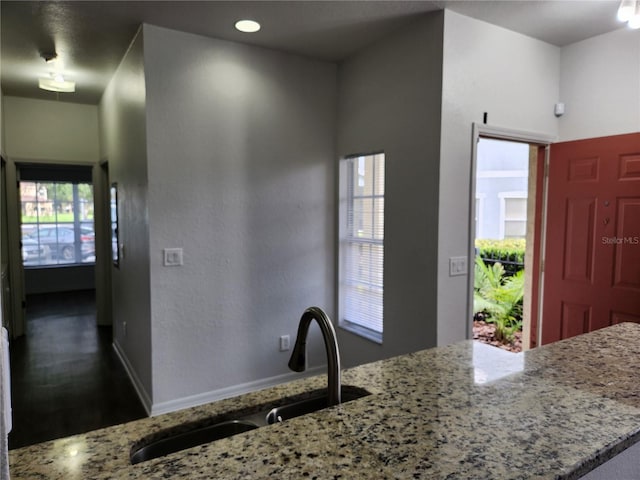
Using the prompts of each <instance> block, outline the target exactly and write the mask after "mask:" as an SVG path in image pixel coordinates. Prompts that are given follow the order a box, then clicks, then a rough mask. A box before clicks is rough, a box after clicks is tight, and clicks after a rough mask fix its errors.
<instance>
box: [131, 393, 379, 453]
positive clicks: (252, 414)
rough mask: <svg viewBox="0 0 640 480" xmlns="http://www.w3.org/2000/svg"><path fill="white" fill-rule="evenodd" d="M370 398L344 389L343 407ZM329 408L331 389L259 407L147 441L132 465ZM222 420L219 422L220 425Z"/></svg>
mask: <svg viewBox="0 0 640 480" xmlns="http://www.w3.org/2000/svg"><path fill="white" fill-rule="evenodd" d="M367 395H370V393H369V392H368V391H367V390H365V389H363V388H359V387H354V386H351V385H342V389H341V397H342V403H345V402H350V401H352V400H356V399H358V398H361V397H364V396H367ZM328 406H329V395H328V392H327V389H326V388H325V389H321V390H315V391H312V392H307V393H304V394H302V395H297V396H294V397H287V398H283V399H282V400H279V401H276V402H273V403H270V404H265V405H259V406H256V407H255V408H249V409H244V410H242V411H236V412H230V413H227V414H224V415H220V417H216V418H213V419H211V422H212V423H211V424H209V425H204V426H203V425H201V424H194V425H191V426H189V425H181V426H179V427H176V428H175V429H173V430H166V431H164V432H158V433H156V434H154V436H153V437H150V438H148V439H143V440H141V441H140V442H138V443H137V444H136V445H134V447H133V448H132V450H131V456H130V459H131V464H132V465H135V464H137V463H140V462H145V461H147V460H151V459H154V458H158V457H163V456H165V455H169V454H170V453H174V452H179V451H180V450H186V449H187V448H191V447H196V446H198V445H203V444H205V443H209V442H213V441H216V440H221V439H223V438H228V437H231V436H233V435H237V434H239V433H244V432H248V431H250V430H255V429H256V428H259V427H263V426H266V425H270V424H273V423H278V422H283V421H285V420H289V419H291V418H295V417H299V416H301V415H306V414H307V413H312V412H317V411H318V410H322V409H324V408H327V407H328ZM216 419H219V421H216Z"/></svg>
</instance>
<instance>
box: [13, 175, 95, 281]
mask: <svg viewBox="0 0 640 480" xmlns="http://www.w3.org/2000/svg"><path fill="white" fill-rule="evenodd" d="M19 184H20V185H22V184H34V190H35V192H36V195H35V197H34V199H33V200H25V199H24V197H23V195H22V187H21V186H19V187H18V192H19V203H20V232H21V238H22V240H21V262H22V267H23V268H24V269H27V270H35V269H50V268H67V267H84V266H94V265H95V210H94V207H95V191H94V188H93V184H92V182H88V181H86V180H84V179H69V180H66V179H58V178H54V179H51V180H49V179H31V178H21V179H20V180H19ZM43 184H50V185H71V188H72V190H73V192H74V193H73V198H72V200H71V201H70V202H67V203H70V205H71V212H72V215H73V217H72V218H73V220H72V221H65V220H60V219H59V214H60V212H59V211H57V209H56V207H54V205H55V204H56V203H59V202H58V200H57V199H56V192H57V187H56V189H54V196H53V197H51V199H50V198H49V195H47V198H46V199H45V200H41V199H40V198H39V195H38V193H37V192H39V189H40V188H41V187H40V186H41V185H43ZM81 184H84V185H88V186H89V187H90V188H91V197H92V198H91V204H90V205H89V210H90V211H93V212H94V218H90V219H83V218H79V216H80V213H81V211H83V210H84V209H83V208H80V205H81V203H82V202H83V200H82V199H81V198H80V197H79V196H78V186H79V185H81ZM42 202H44V203H52V208H53V210H52V214H50V215H53V217H54V218H53V220H41V218H40V216H41V210H42V209H41V206H40V204H41V203H42ZM27 204H32V207H31V208H32V209H33V210H34V212H35V213H36V220H35V221H28V222H25V221H24V215H25V213H24V212H25V211H26V210H25V208H26V207H25V205H27ZM25 227H26V228H25ZM76 227H77V228H78V232H76ZM85 228H89V229H90V230H91V231H92V232H93V237H94V239H93V255H92V254H91V253H88V254H85V246H86V245H89V247H88V248H91V247H90V244H89V243H85V241H84V240H83V237H84V236H85V235H86V234H85V233H84V232H83V229H85ZM27 231H33V233H30V234H29V233H25V232H27ZM68 231H70V232H72V233H73V236H74V238H73V241H72V242H71V246H72V248H73V249H74V252H73V260H72V261H65V260H64V256H63V257H62V258H61V255H64V254H63V252H64V250H66V249H68V246H63V247H61V246H60V245H61V240H62V238H63V237H64V240H67V239H68V238H67V237H68V236H67V232H68ZM43 232H44V235H43ZM34 234H35V237H34ZM52 235H55V242H48V241H46V240H47V239H48V238H52ZM25 238H29V239H31V240H34V241H35V242H36V243H37V246H38V253H39V255H40V257H39V258H37V259H35V260H32V259H28V258H25V256H24V255H25V246H24V245H23V244H22V243H23V242H24V239H25ZM66 243H69V242H65V241H62V245H66ZM54 244H55V245H54ZM77 245H79V246H77ZM52 247H53V248H54V249H55V251H56V253H55V254H53V253H51V249H52ZM78 254H79V255H80V260H76V258H77V256H78ZM42 255H46V256H47V257H42ZM91 257H93V260H85V259H86V258H91Z"/></svg>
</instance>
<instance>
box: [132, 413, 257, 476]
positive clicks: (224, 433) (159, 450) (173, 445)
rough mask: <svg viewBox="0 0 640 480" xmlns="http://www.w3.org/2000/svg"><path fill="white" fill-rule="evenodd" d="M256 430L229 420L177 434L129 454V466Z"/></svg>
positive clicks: (249, 424)
mask: <svg viewBox="0 0 640 480" xmlns="http://www.w3.org/2000/svg"><path fill="white" fill-rule="evenodd" d="M256 428H258V425H256V424H255V423H252V422H249V421H246V420H229V421H226V422H221V423H216V424H215V425H210V426H208V427H203V428H198V429H197V430H191V431H188V432H184V433H179V434H177V435H174V436H172V437H168V438H163V439H160V440H156V441H155V442H152V443H150V444H148V445H145V446H144V447H141V448H138V449H137V450H135V451H134V452H132V454H131V464H132V465H135V464H136V463H140V462H145V461H147V460H151V459H153V458H158V457H162V456H164V455H168V454H170V453H174V452H179V451H180V450H185V449H187V448H191V447H195V446H198V445H202V444H204V443H209V442H213V441H214V440H220V439H222V438H227V437H231V436H233V435H236V434H238V433H243V432H248V431H249V430H254V429H256Z"/></svg>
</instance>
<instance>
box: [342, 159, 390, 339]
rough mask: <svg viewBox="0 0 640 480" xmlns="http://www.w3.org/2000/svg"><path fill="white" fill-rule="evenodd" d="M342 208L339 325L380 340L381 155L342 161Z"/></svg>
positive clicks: (381, 248) (382, 250) (381, 323)
mask: <svg viewBox="0 0 640 480" xmlns="http://www.w3.org/2000/svg"><path fill="white" fill-rule="evenodd" d="M344 162H345V165H344V166H343V168H342V170H341V174H342V175H343V177H345V178H342V179H341V180H342V182H341V183H342V185H343V186H344V188H343V195H344V200H345V204H344V206H343V209H342V210H341V213H342V215H341V222H343V223H342V225H341V229H340V230H341V232H342V234H341V237H342V238H341V242H340V250H341V252H340V259H341V268H340V272H341V277H342V278H341V282H340V289H341V292H340V298H341V317H340V318H341V322H340V325H341V326H343V327H345V328H347V329H350V330H353V331H355V332H356V333H360V334H362V335H363V336H365V337H368V338H370V339H372V340H374V341H378V342H381V341H382V332H383V303H384V302H383V292H384V154H383V153H378V154H373V155H363V156H358V157H350V158H347V159H345V160H344Z"/></svg>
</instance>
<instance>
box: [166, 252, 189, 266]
mask: <svg viewBox="0 0 640 480" xmlns="http://www.w3.org/2000/svg"><path fill="white" fill-rule="evenodd" d="M163 252H164V262H163V265H164V266H165V267H179V266H181V265H184V262H183V258H182V249H181V248H165V249H164V250H163Z"/></svg>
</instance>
